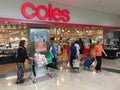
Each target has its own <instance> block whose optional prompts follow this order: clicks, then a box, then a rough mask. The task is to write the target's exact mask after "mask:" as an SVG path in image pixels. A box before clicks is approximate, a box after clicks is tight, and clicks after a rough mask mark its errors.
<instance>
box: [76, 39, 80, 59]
mask: <svg viewBox="0 0 120 90" xmlns="http://www.w3.org/2000/svg"><path fill="white" fill-rule="evenodd" d="M75 47H76V49H77V55H76V56H77V57H78V59H80V46H79V44H78V41H77V40H76V41H75Z"/></svg>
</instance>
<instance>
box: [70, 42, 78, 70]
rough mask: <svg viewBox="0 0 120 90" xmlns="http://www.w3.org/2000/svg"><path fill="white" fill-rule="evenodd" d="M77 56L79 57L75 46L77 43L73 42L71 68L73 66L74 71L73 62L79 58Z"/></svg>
mask: <svg viewBox="0 0 120 90" xmlns="http://www.w3.org/2000/svg"><path fill="white" fill-rule="evenodd" d="M76 55H77V49H76V46H75V41H73V42H72V44H71V47H70V66H71V69H73V60H74V59H76V58H77V57H76Z"/></svg>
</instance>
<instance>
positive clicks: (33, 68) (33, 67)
mask: <svg viewBox="0 0 120 90" xmlns="http://www.w3.org/2000/svg"><path fill="white" fill-rule="evenodd" d="M32 71H33V75H34V77H36V72H35V61H33V65H32Z"/></svg>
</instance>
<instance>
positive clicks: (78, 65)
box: [73, 59, 80, 68]
mask: <svg viewBox="0 0 120 90" xmlns="http://www.w3.org/2000/svg"><path fill="white" fill-rule="evenodd" d="M73 67H76V68H79V67H80V60H79V59H74V60H73Z"/></svg>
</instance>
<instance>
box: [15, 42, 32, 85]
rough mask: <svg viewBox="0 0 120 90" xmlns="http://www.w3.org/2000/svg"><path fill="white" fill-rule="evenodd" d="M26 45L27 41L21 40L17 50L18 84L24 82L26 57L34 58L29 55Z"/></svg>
mask: <svg viewBox="0 0 120 90" xmlns="http://www.w3.org/2000/svg"><path fill="white" fill-rule="evenodd" d="M25 45H26V41H25V40H21V41H20V43H19V48H18V52H17V67H18V71H17V81H16V83H17V84H20V83H24V79H23V77H24V63H25V59H32V58H31V57H28V55H27V51H26V48H25Z"/></svg>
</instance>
